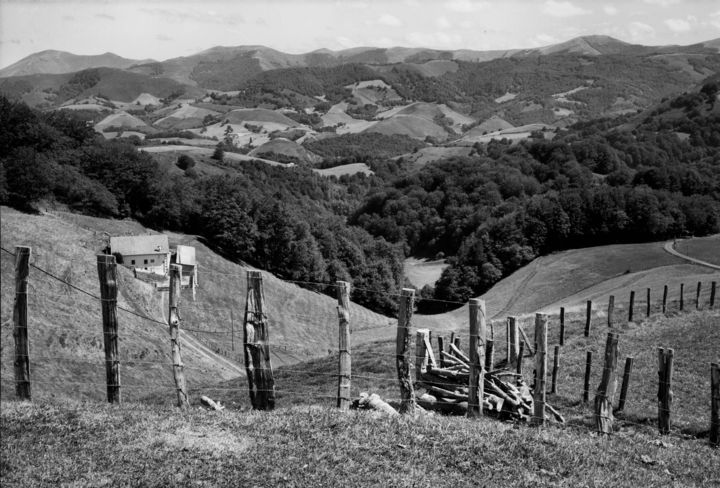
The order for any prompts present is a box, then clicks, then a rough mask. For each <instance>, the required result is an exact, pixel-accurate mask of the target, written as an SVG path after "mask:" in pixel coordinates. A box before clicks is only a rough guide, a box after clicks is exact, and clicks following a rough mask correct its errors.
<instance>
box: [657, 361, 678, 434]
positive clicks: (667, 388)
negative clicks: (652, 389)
mask: <svg viewBox="0 0 720 488" xmlns="http://www.w3.org/2000/svg"><path fill="white" fill-rule="evenodd" d="M674 354H675V352H674V351H673V350H672V349H663V348H662V347H659V348H658V376H659V381H658V430H659V431H660V433H661V434H669V433H670V408H671V407H672V400H673V393H672V389H671V387H672V373H673V355H674Z"/></svg>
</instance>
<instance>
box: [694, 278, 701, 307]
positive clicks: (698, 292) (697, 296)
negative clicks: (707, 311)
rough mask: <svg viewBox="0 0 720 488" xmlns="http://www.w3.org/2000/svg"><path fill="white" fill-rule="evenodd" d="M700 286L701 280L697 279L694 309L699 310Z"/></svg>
mask: <svg viewBox="0 0 720 488" xmlns="http://www.w3.org/2000/svg"><path fill="white" fill-rule="evenodd" d="M701 287H702V282H700V281H698V284H697V291H696V292H695V309H697V310H700V289H701Z"/></svg>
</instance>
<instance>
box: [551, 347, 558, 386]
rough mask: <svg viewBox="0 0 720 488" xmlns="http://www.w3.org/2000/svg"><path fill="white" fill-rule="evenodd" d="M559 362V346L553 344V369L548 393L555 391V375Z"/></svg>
mask: <svg viewBox="0 0 720 488" xmlns="http://www.w3.org/2000/svg"><path fill="white" fill-rule="evenodd" d="M559 362H560V346H558V345H556V346H555V351H554V355H553V369H552V383H551V384H550V393H553V394H555V393H557V375H558V366H559Z"/></svg>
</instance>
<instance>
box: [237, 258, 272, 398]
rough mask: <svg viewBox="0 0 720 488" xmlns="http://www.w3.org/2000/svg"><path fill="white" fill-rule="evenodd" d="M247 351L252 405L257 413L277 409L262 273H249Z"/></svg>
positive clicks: (245, 340)
mask: <svg viewBox="0 0 720 488" xmlns="http://www.w3.org/2000/svg"><path fill="white" fill-rule="evenodd" d="M243 331H244V332H243V348H244V352H245V370H246V372H247V381H248V389H249V392H250V402H251V403H252V406H253V408H254V409H255V410H272V409H274V408H275V379H274V378H273V370H272V365H271V363H270V334H269V330H268V318H267V313H266V311H265V293H264V292H263V285H262V273H261V272H260V271H248V272H247V299H246V301H245V320H244V323H243Z"/></svg>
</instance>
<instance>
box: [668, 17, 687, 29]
mask: <svg viewBox="0 0 720 488" xmlns="http://www.w3.org/2000/svg"><path fill="white" fill-rule="evenodd" d="M665 25H666V26H668V28H669V29H670V30H671V31H673V32H687V31H689V30H690V22H688V21H687V20H683V19H666V20H665Z"/></svg>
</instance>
